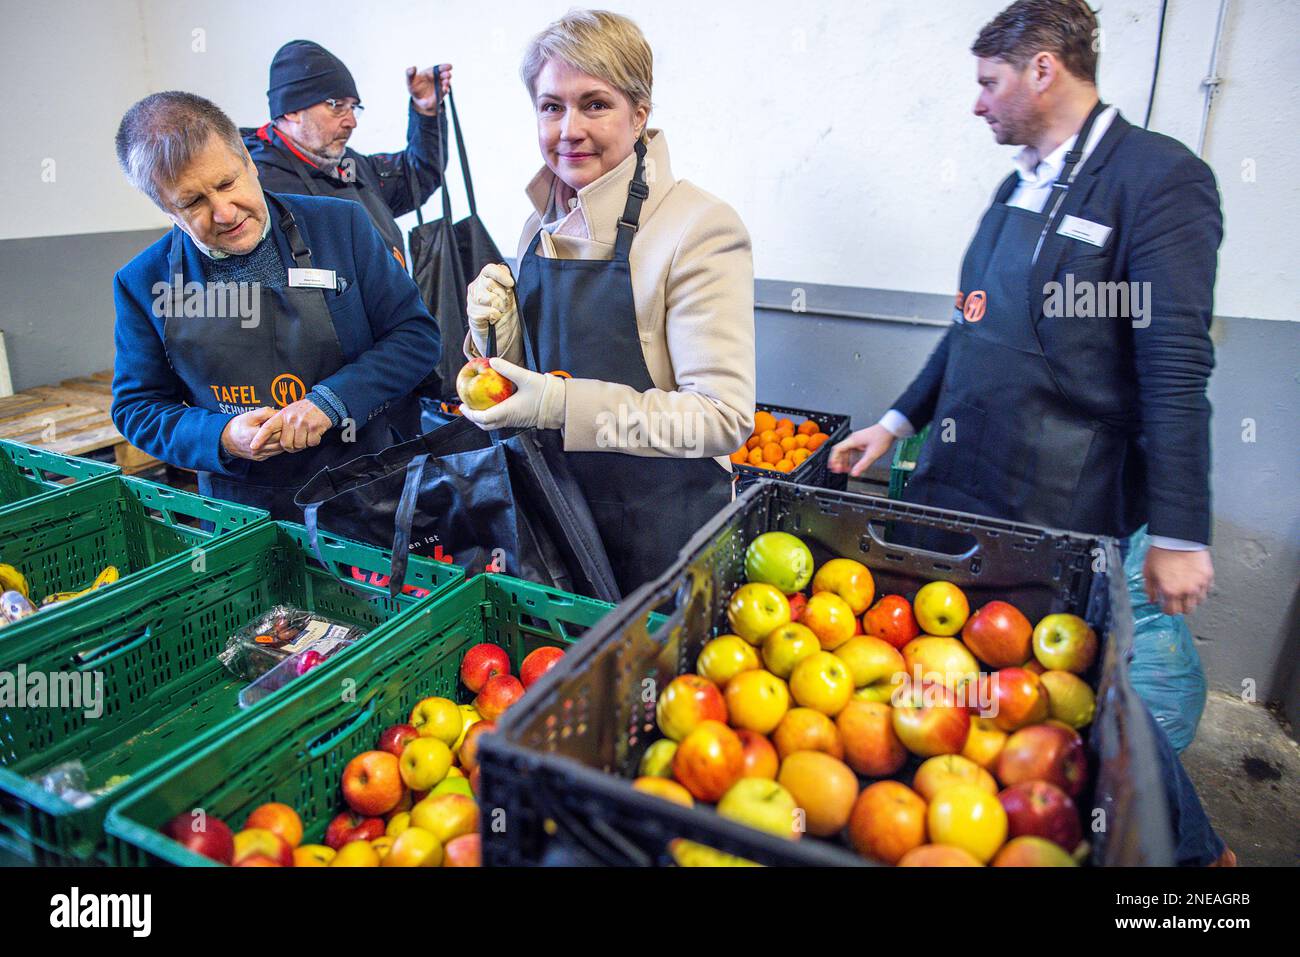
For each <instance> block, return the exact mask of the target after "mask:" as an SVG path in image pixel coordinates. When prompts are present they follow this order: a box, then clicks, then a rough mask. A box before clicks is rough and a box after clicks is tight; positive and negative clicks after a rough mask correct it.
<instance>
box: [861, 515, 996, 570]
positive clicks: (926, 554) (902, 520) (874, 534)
mask: <svg viewBox="0 0 1300 957" xmlns="http://www.w3.org/2000/svg"><path fill="white" fill-rule="evenodd" d="M889 521H890V522H892V523H895V524H901V525H911V526H912V527H913V528H927V526H924V525H916V524H915V523H913V522H909V521H908V520H907V518H906V517H903V516H897V517H891V518H890V519H889ZM867 534H868V535H870V536H871V539H872V541H874V542H875V543H876V544H877V545H879V546H880V547H881V548H886V549H890V550H892V551H897V552H906V553H907V554H909V555H919V556H920V557H922V558H928V559H931V560H932V561H947V562H965V561H968V560H970V559H971V558H973V557H974V556H975V555H976V554H977V553H978V552H979V551H980V548H981V547H982V546H981V545H980V542H979V539H977V538H975V536H974V535H971V533H970V532H968V531H967V532H963V531H959V530H956V529H953V530H952V534H954V535H966V536H968V537H970V538H972V539H974V541H975V544H974V545H972V546H971V547H970V548H968V549H966V551H964V552H962V553H960V554H950V553H948V552H935V551H931V550H930V549H928V548H917V547H916V546H915V545H899V544H898V543H897V542H887V541H885V539H884V537H883V536H882V535H881V534H880V523H878V522H875V521H871V522H868V523H867Z"/></svg>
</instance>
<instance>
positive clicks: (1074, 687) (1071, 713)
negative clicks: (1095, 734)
mask: <svg viewBox="0 0 1300 957" xmlns="http://www.w3.org/2000/svg"><path fill="white" fill-rule="evenodd" d="M1039 680H1040V681H1041V682H1042V683H1043V687H1044V688H1046V689H1047V707H1048V713H1049V714H1050V715H1051V717H1052V719H1053V720H1055V721H1061V722H1063V723H1065V724H1068V725H1069V726H1070V727H1072V728H1075V729H1078V728H1085V727H1087V726H1088V725H1090V724H1092V717H1093V715H1094V714H1096V712H1097V696H1096V695H1095V694H1093V691H1092V689H1091V688H1089V687H1088V682H1086V681H1084V680H1083V679H1082V678H1080V677H1079V676H1078V675H1074V674H1070V672H1068V671H1044V672H1043V674H1042V677H1041V678H1039Z"/></svg>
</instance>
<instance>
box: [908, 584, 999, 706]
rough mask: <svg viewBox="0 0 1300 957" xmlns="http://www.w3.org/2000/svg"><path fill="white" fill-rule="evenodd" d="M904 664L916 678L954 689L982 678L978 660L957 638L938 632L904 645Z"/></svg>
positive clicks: (914, 678) (913, 678)
mask: <svg viewBox="0 0 1300 957" xmlns="http://www.w3.org/2000/svg"><path fill="white" fill-rule="evenodd" d="M927 587H928V586H927ZM903 664H904V665H905V666H906V668H907V675H908V677H909V678H911V679H912V680H913V681H916V680H918V679H919V680H920V681H923V682H929V683H937V684H941V685H943V686H944V687H946V688H952V689H954V690H956V689H960V688H964V687H966V686H968V685H970V684H971V683H972V682H975V681H978V680H979V674H980V666H979V663H978V662H977V661H976V660H975V656H974V655H972V654H971V653H970V650H969V649H967V647H966V646H965V645H963V644H962V643H961V642H960V641H958V640H957V639H956V638H943V637H940V636H937V635H922V636H921V637H920V638H915V639H913V640H912V641H909V642H908V643H907V644H905V645H904V646H903Z"/></svg>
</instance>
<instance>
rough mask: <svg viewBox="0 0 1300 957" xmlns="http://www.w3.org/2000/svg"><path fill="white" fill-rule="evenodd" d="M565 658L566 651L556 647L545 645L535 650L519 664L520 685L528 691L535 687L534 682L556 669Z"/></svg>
mask: <svg viewBox="0 0 1300 957" xmlns="http://www.w3.org/2000/svg"><path fill="white" fill-rule="evenodd" d="M563 657H564V649H563V648H556V647H555V646H554V645H543V646H542V647H541V648H534V649H533V650H532V651H530V652H529V653H528V654H527V656H525V658H524V660H523V661H522V662H520V663H519V683H520V684H522V685H523V686H524V690H525V691H527V690H528V689H529V688H531V687H532V686H533V682H534V681H536V680H537V679H538V678H540V677H541V676H542V675H544V674H546V672H548V671H550V670H551V669H552V668H554V667H555V664H556V662H558V661H559V660H560V659H561V658H563Z"/></svg>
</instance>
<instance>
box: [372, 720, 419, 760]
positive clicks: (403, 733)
mask: <svg viewBox="0 0 1300 957" xmlns="http://www.w3.org/2000/svg"><path fill="white" fill-rule="evenodd" d="M419 736H420V732H419V730H418V729H417V728H416V727H415V725H413V724H395V725H393V726H392V727H391V728H386V729H385V730H384V733H383V734H381V735H380V736H379V750H380V751H387V752H388V753H389V754H391V755H393V757H395V758H400V757H401V756H402V751H403V750H404V749H405V748H406V746H407V745H408V744H410V743H411V742H412V741H414V740H415V739H416V738H418V737H419Z"/></svg>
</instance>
